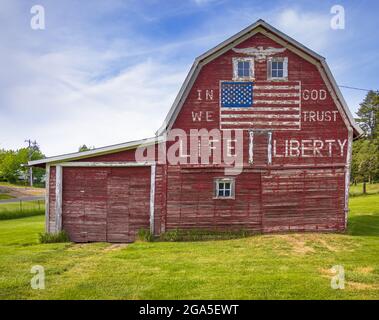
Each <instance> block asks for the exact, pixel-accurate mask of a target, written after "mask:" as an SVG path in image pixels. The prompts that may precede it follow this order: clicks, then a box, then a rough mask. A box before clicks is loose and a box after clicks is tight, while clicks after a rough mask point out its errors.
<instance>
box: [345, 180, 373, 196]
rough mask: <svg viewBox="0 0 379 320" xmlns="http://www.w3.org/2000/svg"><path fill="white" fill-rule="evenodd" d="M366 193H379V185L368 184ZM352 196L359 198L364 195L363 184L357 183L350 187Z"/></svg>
mask: <svg viewBox="0 0 379 320" xmlns="http://www.w3.org/2000/svg"><path fill="white" fill-rule="evenodd" d="M366 192H367V194H375V193H379V183H372V184H370V183H367V184H366ZM349 193H350V195H352V196H357V195H362V194H363V183H357V185H354V184H353V185H351V186H350V192H349Z"/></svg>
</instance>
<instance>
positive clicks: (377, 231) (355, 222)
mask: <svg viewBox="0 0 379 320" xmlns="http://www.w3.org/2000/svg"><path fill="white" fill-rule="evenodd" d="M347 233H348V234H350V235H353V236H376V237H379V213H374V214H370V215H356V216H355V215H354V216H351V217H350V218H349V221H348V229H347Z"/></svg>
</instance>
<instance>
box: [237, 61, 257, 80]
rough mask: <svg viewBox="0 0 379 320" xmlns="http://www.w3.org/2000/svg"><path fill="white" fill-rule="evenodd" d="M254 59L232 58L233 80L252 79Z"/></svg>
mask: <svg viewBox="0 0 379 320" xmlns="http://www.w3.org/2000/svg"><path fill="white" fill-rule="evenodd" d="M253 79H254V59H253V58H233V80H239V81H241V80H253Z"/></svg>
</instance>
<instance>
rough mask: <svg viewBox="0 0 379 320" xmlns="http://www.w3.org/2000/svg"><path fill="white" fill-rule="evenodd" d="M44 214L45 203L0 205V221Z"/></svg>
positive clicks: (31, 202) (29, 202)
mask: <svg viewBox="0 0 379 320" xmlns="http://www.w3.org/2000/svg"><path fill="white" fill-rule="evenodd" d="M44 213H45V202H44V201H42V200H40V201H22V202H21V203H20V201H18V202H11V203H0V220H6V219H16V218H23V217H30V216H36V215H43V214H44Z"/></svg>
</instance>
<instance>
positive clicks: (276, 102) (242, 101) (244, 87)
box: [220, 81, 301, 130]
mask: <svg viewBox="0 0 379 320" xmlns="http://www.w3.org/2000/svg"><path fill="white" fill-rule="evenodd" d="M300 93H301V83H300V81H285V82H284V81H282V82H277V81H275V82H273V81H256V82H254V83H253V82H230V81H224V82H221V111H220V127H221V129H257V130H299V129H300V120H301V119H300V118H301V101H300V100H301V96H300Z"/></svg>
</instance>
